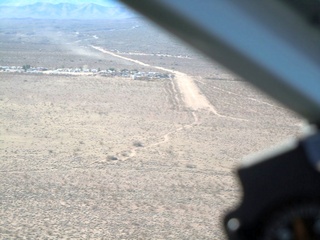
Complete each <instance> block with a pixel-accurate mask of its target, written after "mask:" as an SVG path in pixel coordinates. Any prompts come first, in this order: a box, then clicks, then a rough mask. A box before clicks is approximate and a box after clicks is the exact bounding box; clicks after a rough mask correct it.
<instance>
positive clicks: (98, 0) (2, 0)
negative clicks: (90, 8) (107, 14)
mask: <svg viewBox="0 0 320 240" xmlns="http://www.w3.org/2000/svg"><path fill="white" fill-rule="evenodd" d="M37 2H44V3H75V4H76V3H78V4H79V3H95V4H99V5H103V6H110V7H113V6H118V5H119V3H118V1H116V0H91V1H90V0H89V1H88V0H87V1H86V0H0V5H7V6H23V5H29V4H33V3H37Z"/></svg>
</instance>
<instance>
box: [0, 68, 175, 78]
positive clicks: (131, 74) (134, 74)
mask: <svg viewBox="0 0 320 240" xmlns="http://www.w3.org/2000/svg"><path fill="white" fill-rule="evenodd" d="M0 72H8V73H33V74H69V75H77V74H79V75H80V74H84V75H97V74H98V75H101V76H105V77H124V78H131V79H133V80H153V79H171V78H173V77H174V76H173V75H172V74H168V73H160V72H141V71H138V70H128V69H122V70H116V69H114V68H109V69H107V70H101V69H100V68H98V69H95V68H92V69H90V68H57V69H54V70H53V69H48V68H45V67H32V66H30V65H24V66H0Z"/></svg>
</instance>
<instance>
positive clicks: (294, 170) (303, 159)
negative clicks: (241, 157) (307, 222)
mask: <svg viewBox="0 0 320 240" xmlns="http://www.w3.org/2000/svg"><path fill="white" fill-rule="evenodd" d="M319 138H320V135H319V133H318V134H316V135H314V136H311V137H309V138H307V139H306V140H303V141H301V142H299V143H298V145H297V146H296V147H295V148H294V149H293V150H290V151H288V152H285V153H282V154H280V155H277V156H274V157H271V158H268V159H266V160H264V161H260V162H258V163H256V164H254V165H251V166H249V167H243V168H240V169H239V170H238V175H239V178H240V182H241V185H242V187H243V199H242V203H241V205H240V206H239V207H238V208H237V209H236V210H234V211H232V212H231V213H229V214H228V215H227V216H226V217H225V219H224V226H225V229H226V232H227V235H228V237H229V239H231V240H251V239H252V240H253V239H263V236H262V235H263V231H264V229H265V227H266V226H267V225H268V224H269V222H270V221H271V220H270V219H272V217H273V216H275V215H277V213H279V212H281V211H282V209H284V208H285V207H286V206H289V205H291V204H293V203H294V204H298V203H304V204H305V203H308V202H317V203H320V173H319V171H318V170H317V169H316V168H315V167H314V164H313V162H312V161H310V158H311V157H313V156H314V152H318V151H316V150H315V148H314V146H312V147H311V148H310V141H312V143H311V145H313V144H314V143H315V142H316V143H319V142H318V140H319ZM315 139H316V140H315ZM310 149H311V150H310ZM319 149H320V148H318V149H317V150H319ZM317 156H318V155H317ZM235 219H236V220H237V221H238V222H239V224H238V225H239V226H238V227H237V228H232V224H231V223H232V222H231V223H230V220H231V221H233V222H234V221H235ZM230 225H231V227H230Z"/></svg>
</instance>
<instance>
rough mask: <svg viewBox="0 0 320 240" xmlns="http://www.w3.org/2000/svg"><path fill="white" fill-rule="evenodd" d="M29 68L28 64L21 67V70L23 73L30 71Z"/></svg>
mask: <svg viewBox="0 0 320 240" xmlns="http://www.w3.org/2000/svg"><path fill="white" fill-rule="evenodd" d="M30 68H31V66H30V65H29V64H27V65H23V66H22V69H23V70H24V71H25V72H26V71H27V70H28V69H30Z"/></svg>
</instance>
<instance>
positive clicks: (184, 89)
mask: <svg viewBox="0 0 320 240" xmlns="http://www.w3.org/2000/svg"><path fill="white" fill-rule="evenodd" d="M91 47H92V48H94V49H96V50H98V51H101V52H103V53H106V54H109V55H111V56H114V57H117V58H121V59H124V60H127V61H130V62H134V63H137V64H139V65H141V66H144V67H152V68H155V69H158V70H162V71H166V72H169V73H172V74H174V75H175V78H174V80H175V81H176V83H177V86H178V88H179V91H180V93H181V95H182V97H183V101H184V104H185V106H186V107H187V108H189V109H190V110H199V109H205V110H208V111H211V112H212V113H214V114H215V115H217V116H220V117H223V115H221V114H219V113H218V112H217V110H216V109H215V108H214V106H212V105H211V104H210V102H209V101H208V99H207V98H206V97H205V96H204V95H203V94H202V93H201V91H200V89H199V88H198V87H197V85H196V84H195V82H194V81H193V79H192V77H190V76H188V75H187V74H185V73H182V72H179V71H175V70H172V69H168V68H164V67H159V66H152V65H150V64H147V63H144V62H141V61H138V60H135V59H132V58H128V57H124V56H121V55H119V54H116V53H114V52H111V51H108V50H105V49H103V48H101V47H97V46H91Z"/></svg>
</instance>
